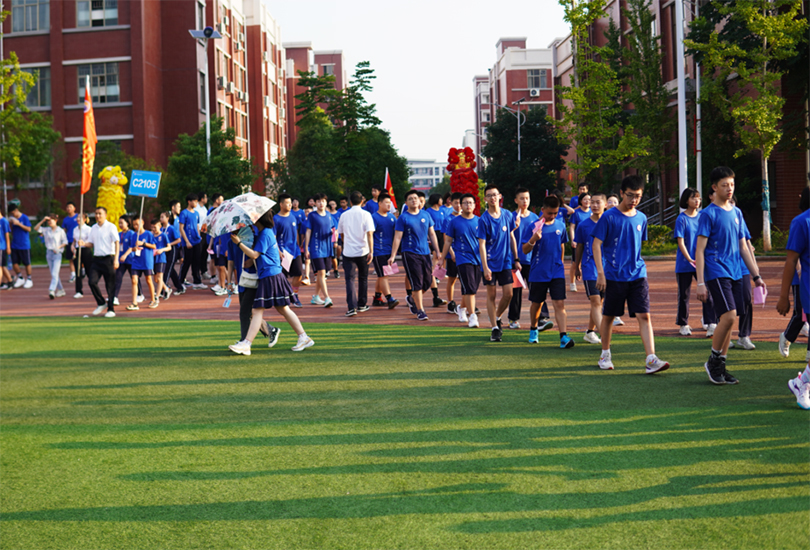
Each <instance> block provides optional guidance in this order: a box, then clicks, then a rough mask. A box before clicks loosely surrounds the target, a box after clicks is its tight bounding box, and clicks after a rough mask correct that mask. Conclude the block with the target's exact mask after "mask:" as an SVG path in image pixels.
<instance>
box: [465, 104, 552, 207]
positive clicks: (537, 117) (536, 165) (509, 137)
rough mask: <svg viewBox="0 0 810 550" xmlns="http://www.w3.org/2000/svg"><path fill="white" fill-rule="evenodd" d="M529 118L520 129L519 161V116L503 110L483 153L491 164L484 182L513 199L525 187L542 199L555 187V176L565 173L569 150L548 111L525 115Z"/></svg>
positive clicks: (490, 127)
mask: <svg viewBox="0 0 810 550" xmlns="http://www.w3.org/2000/svg"><path fill="white" fill-rule="evenodd" d="M524 116H525V117H526V119H525V120H526V121H525V123H523V124H522V125H521V127H520V157H521V160H520V161H519V162H518V160H517V152H518V140H517V124H518V119H517V117H516V116H513V115H511V114H510V113H508V112H507V111H506V110H504V109H500V110H499V111H498V116H497V117H496V119H495V122H493V123H492V124H490V125H489V126H488V127H487V145H486V146H485V147H484V149H483V151H481V153H482V154H483V155H484V157H486V158H487V159H488V160H489V162H488V163H487V166H486V167H485V168H484V172H483V176H484V177H483V179H484V180H485V181H486V182H487V183H490V184H494V185H497V186H498V189H500V191H501V193H502V194H503V195H505V196H507V197H512V196H514V194H515V190H516V189H517V188H518V187H525V188H526V189H528V190H529V191H530V192H531V193H532V194H533V195H534V196H543V195H544V194H545V191H546V190H549V189H553V188H554V187H555V186H556V183H557V178H556V172H557V171H558V170H562V169H563V167H564V166H565V161H563V159H562V157H563V156H565V154H566V150H567V147H566V146H565V145H563V144H561V143H560V142H559V141H558V140H557V137H556V135H555V132H554V126H553V125H552V123H551V122H550V121H549V118H548V116H547V115H546V111H545V109H529V110H528V111H522V112H521V117H524Z"/></svg>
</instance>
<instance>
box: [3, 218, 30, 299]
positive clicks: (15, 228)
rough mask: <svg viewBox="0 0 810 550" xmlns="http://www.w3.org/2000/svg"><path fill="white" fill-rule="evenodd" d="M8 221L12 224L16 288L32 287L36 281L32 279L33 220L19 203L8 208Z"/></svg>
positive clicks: (12, 252)
mask: <svg viewBox="0 0 810 550" xmlns="http://www.w3.org/2000/svg"><path fill="white" fill-rule="evenodd" d="M8 214H9V217H8V223H9V225H11V264H12V265H11V267H12V268H13V269H14V274H15V275H16V276H17V280H16V281H14V288H20V287H23V288H31V287H33V286H34V281H33V280H31V238H30V235H29V233H30V232H31V220H29V219H28V216H26V215H25V214H23V213H22V212H21V211H20V207H19V205H17V204H11V206H9V209H8ZM21 265H22V266H23V267H25V273H26V275H27V276H28V278H27V279H26V278H24V277H23V274H22V269H21V268H20V266H21Z"/></svg>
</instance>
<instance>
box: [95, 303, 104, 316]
mask: <svg viewBox="0 0 810 550" xmlns="http://www.w3.org/2000/svg"><path fill="white" fill-rule="evenodd" d="M105 309H107V304H102V305H100V306H98V307H97V308H96V309H94V310H93V315H101V314H102V313H104V310H105Z"/></svg>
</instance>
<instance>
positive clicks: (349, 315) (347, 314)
mask: <svg viewBox="0 0 810 550" xmlns="http://www.w3.org/2000/svg"><path fill="white" fill-rule="evenodd" d="M355 315H357V310H356V309H350V310H349V311H347V312H346V317H354V316H355Z"/></svg>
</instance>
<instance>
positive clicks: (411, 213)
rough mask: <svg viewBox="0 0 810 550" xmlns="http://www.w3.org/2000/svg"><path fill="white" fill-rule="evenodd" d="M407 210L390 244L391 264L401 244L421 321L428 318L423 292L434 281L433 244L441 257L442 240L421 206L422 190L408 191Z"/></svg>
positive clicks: (414, 306) (410, 299) (411, 302)
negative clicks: (420, 195)
mask: <svg viewBox="0 0 810 550" xmlns="http://www.w3.org/2000/svg"><path fill="white" fill-rule="evenodd" d="M405 203H406V205H407V206H408V210H406V211H405V212H403V213H402V214H401V215H400V216H399V219H397V224H396V229H395V232H394V242H393V244H392V245H391V257H390V258H388V265H391V264H393V263H394V260H395V258H396V256H397V252H398V251H399V247H400V244H401V245H402V264H403V265H404V267H405V276H406V278H407V282H408V283H409V284H410V285H411V295H410V296H408V298H407V302H408V306H409V308H410V311H411V313H413V314H414V315H416V318H417V319H418V320H420V321H427V320H428V316H427V313H425V308H424V304H423V300H422V298H423V294H424V293H425V292H426V291H427V290H428V289H429V288H430V285H431V282H432V281H433V265H432V264H431V261H430V247H429V246H428V243H430V244H432V245H433V250H434V256H435V257H436V258H438V252H437V251H438V250H439V242H438V241H437V240H436V232H435V230H434V229H433V218H431V217H430V215H429V214H428V213H427V212H425V211H424V210H421V209H420V206H419V205H420V201H419V193H418V192H417V191H416V190H415V189H411V190H410V191H408V192H407V193H406V194H405Z"/></svg>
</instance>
